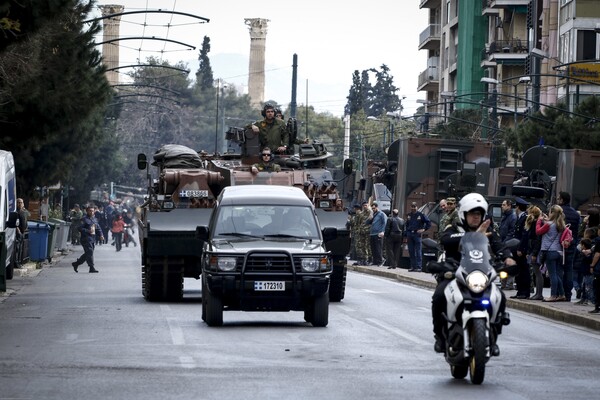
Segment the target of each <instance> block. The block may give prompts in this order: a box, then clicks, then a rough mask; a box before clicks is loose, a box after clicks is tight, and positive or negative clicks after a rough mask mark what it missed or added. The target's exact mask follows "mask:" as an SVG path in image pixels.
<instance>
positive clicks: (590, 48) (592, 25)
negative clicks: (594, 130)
mask: <svg viewBox="0 0 600 400" xmlns="http://www.w3.org/2000/svg"><path fill="white" fill-rule="evenodd" d="M598 3H599V1H598V0H421V2H420V4H419V7H420V8H427V9H428V10H429V26H428V27H427V28H426V29H425V30H424V31H423V32H422V33H421V35H420V40H419V49H421V50H425V51H427V52H428V57H427V69H426V70H425V71H423V72H422V73H421V74H420V76H419V81H418V90H419V91H425V92H426V100H427V101H426V107H427V109H426V111H428V112H429V113H431V114H432V115H437V116H438V119H437V121H436V120H435V119H434V118H432V119H431V123H435V122H440V121H443V120H444V119H445V118H444V117H445V116H446V115H447V113H448V112H449V110H451V109H452V107H454V108H477V107H481V106H482V104H484V102H485V104H488V105H489V104H493V105H495V107H494V110H493V111H494V115H493V117H494V118H495V119H497V123H498V124H499V125H500V126H507V127H508V126H513V125H514V124H518V123H519V121H520V120H521V119H522V118H523V117H524V116H525V115H526V113H527V112H528V110H531V109H532V110H538V109H540V108H543V107H544V106H545V105H552V104H556V103H557V102H559V101H566V102H567V103H568V104H569V105H570V107H571V108H572V107H574V105H576V104H578V102H579V101H581V100H582V99H583V98H584V97H585V96H589V95H593V94H599V93H600V90H599V89H600V64H598V63H596V60H599V58H600V38H599V34H600V33H599V32H600V7H598V5H599V4H598ZM492 94H493V96H492ZM490 99H492V102H490ZM449 104H451V106H450V105H449ZM439 116H441V117H442V118H439Z"/></svg>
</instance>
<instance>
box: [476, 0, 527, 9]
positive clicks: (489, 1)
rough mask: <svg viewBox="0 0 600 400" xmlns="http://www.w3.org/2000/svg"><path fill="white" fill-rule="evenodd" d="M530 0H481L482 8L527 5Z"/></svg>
mask: <svg viewBox="0 0 600 400" xmlns="http://www.w3.org/2000/svg"><path fill="white" fill-rule="evenodd" d="M530 2H531V0H482V3H483V7H482V8H483V9H484V10H485V9H486V8H489V9H500V8H512V7H517V6H525V7H527V6H528V5H529V3H530Z"/></svg>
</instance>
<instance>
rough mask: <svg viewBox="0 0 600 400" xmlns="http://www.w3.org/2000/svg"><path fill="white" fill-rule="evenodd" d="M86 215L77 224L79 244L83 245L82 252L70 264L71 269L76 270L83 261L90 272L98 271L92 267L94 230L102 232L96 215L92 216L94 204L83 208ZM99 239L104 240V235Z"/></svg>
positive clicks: (94, 240) (94, 241)
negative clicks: (79, 223) (79, 237)
mask: <svg viewBox="0 0 600 400" xmlns="http://www.w3.org/2000/svg"><path fill="white" fill-rule="evenodd" d="M85 212H86V215H85V216H84V217H83V218H82V219H81V225H79V232H80V233H81V246H82V247H83V254H82V255H81V256H80V257H79V258H78V259H77V260H76V261H74V262H73V263H71V265H72V266H73V270H74V271H75V272H78V271H77V267H79V266H80V265H81V264H83V263H84V262H87V265H88V266H89V267H90V274H92V273H96V272H98V270H97V269H96V268H94V247H95V243H96V232H98V231H99V232H102V229H101V228H100V225H98V221H96V217H94V206H93V205H89V206H87V208H86V209H85ZM100 240H102V241H104V235H102V234H101V236H100Z"/></svg>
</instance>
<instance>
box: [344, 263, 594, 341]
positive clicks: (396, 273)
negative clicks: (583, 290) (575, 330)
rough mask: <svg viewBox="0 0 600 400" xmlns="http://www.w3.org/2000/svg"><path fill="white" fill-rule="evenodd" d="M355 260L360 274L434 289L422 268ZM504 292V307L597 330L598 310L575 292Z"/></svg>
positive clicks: (430, 278) (433, 282) (351, 267)
mask: <svg viewBox="0 0 600 400" xmlns="http://www.w3.org/2000/svg"><path fill="white" fill-rule="evenodd" d="M352 264H354V261H349V262H348V265H347V266H348V269H349V270H351V271H356V272H360V273H363V274H370V275H377V276H381V277H384V278H389V279H396V280H398V281H400V282H403V283H408V284H412V285H415V286H421V287H426V288H430V289H432V290H433V289H435V287H436V281H435V278H434V277H433V275H432V274H428V273H425V272H408V270H407V269H404V268H396V269H387V267H385V266H384V267H376V266H363V265H352ZM504 294H505V295H506V297H507V303H506V305H507V308H509V309H510V308H512V309H515V310H520V311H525V312H529V313H532V314H537V315H540V316H542V317H546V318H550V319H554V320H557V321H561V322H564V323H566V324H571V325H578V326H583V327H585V328H589V329H594V330H597V331H600V314H589V313H588V311H590V310H592V309H593V307H592V306H580V305H576V304H575V302H576V301H577V299H575V296H573V298H572V300H571V302H570V303H567V302H557V303H544V302H542V301H539V300H517V299H511V298H510V296H513V295H514V294H516V291H514V290H505V291H504ZM544 297H550V288H544Z"/></svg>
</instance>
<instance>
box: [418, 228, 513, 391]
mask: <svg viewBox="0 0 600 400" xmlns="http://www.w3.org/2000/svg"><path fill="white" fill-rule="evenodd" d="M423 244H424V246H425V247H428V248H433V249H435V250H436V251H437V253H438V261H430V262H429V263H428V266H427V268H428V272H430V273H435V274H437V275H438V281H439V280H441V279H450V280H451V281H450V282H449V283H448V285H447V286H446V288H445V290H444V294H445V297H446V312H445V313H444V317H445V318H446V321H447V322H448V325H447V327H448V329H447V337H445V342H446V348H445V358H446V362H447V363H448V364H450V372H451V374H452V376H453V377H454V378H456V379H463V378H465V377H466V376H467V373H469V372H470V378H471V382H472V383H474V384H481V383H482V382H483V380H484V378H485V365H486V363H487V362H488V361H489V359H490V358H491V356H492V355H499V352H498V351H497V349H498V347H497V346H496V339H497V337H498V335H499V334H500V333H501V331H502V326H503V325H508V324H509V323H510V319H509V315H508V313H506V312H504V313H500V312H499V309H500V303H501V301H502V292H501V288H500V287H499V286H497V285H495V284H493V282H494V280H496V278H497V277H498V276H501V277H502V276H503V275H504V274H507V272H508V271H509V270H510V269H511V267H505V266H504V263H503V262H502V261H501V260H492V257H491V254H490V250H489V241H488V239H487V237H486V236H485V235H484V234H482V233H476V232H468V233H465V235H464V236H463V237H462V239H461V241H460V247H461V261H460V263H458V262H456V261H455V260H452V259H450V258H448V259H445V257H444V254H443V249H442V248H441V247H440V246H439V245H438V244H437V242H435V241H434V240H432V239H424V240H423ZM506 245H507V247H509V248H512V249H514V248H516V246H517V245H518V240H516V239H511V240H510V241H508V242H507V243H506Z"/></svg>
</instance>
